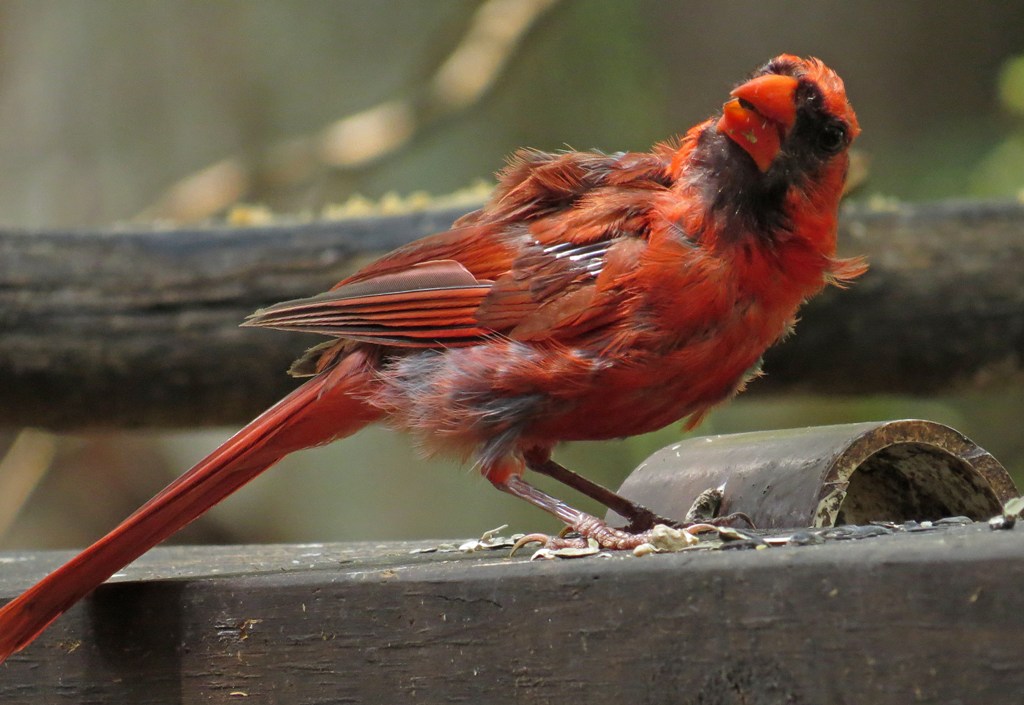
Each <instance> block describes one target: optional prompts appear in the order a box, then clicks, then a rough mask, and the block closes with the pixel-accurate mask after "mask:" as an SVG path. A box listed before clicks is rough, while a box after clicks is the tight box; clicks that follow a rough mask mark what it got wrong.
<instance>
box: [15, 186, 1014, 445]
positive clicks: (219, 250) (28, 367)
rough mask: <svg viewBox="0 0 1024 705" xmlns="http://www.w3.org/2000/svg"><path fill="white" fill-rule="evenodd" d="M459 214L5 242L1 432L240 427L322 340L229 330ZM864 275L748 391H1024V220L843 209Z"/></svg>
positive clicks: (983, 209)
mask: <svg viewBox="0 0 1024 705" xmlns="http://www.w3.org/2000/svg"><path fill="white" fill-rule="evenodd" d="M467 210H469V207H468V206H466V205H463V206H452V207H448V208H445V209H432V210H414V211H410V212H407V213H404V214H402V215H390V216H381V215H375V216H367V217H359V218H356V217H350V218H347V219H344V220H337V221H319V222H313V223H293V224H288V223H285V224H277V225H260V226H256V227H247V228H226V227H225V228H204V229H197V228H182V229H174V230H155V231H137V232H118V233H111V232H36V233H26V232H4V231H2V230H0V326H2V328H3V330H4V335H3V336H0V426H6V427H20V426H28V425H36V426H43V427H49V428H80V427H89V426H91V427H103V426H106V427H110V426H143V425H146V426H164V427H171V426H197V425H214V424H234V423H238V422H241V421H244V420H247V419H248V418H251V417H252V416H253V415H255V414H256V413H257V412H259V411H260V410H262V409H263V408H265V407H266V406H268V405H269V404H270V403H272V402H273V401H275V400H276V399H277V398H279V397H280V396H281V395H283V394H284V393H285V392H286V391H287V390H288V389H290V388H291V387H292V386H294V384H295V381H294V380H291V379H290V378H288V377H287V376H286V375H285V374H284V370H285V369H287V367H288V365H289V363H290V362H291V360H292V359H293V358H294V357H296V356H297V355H298V354H300V353H301V351H302V350H303V349H304V348H305V347H308V346H310V345H312V344H315V343H317V342H319V341H320V338H318V337H315V336H305V335H289V334H285V333H279V332H274V331H266V330H253V329H240V328H238V323H239V321H241V320H242V319H243V318H244V317H245V315H246V314H248V313H250V312H251V311H253V310H254V309H256V308H259V307H260V306H264V305H266V304H269V303H273V302H275V301H282V300H286V299H291V298H297V297H300V296H307V295H310V294H313V293H315V292H317V291H322V290H325V289H327V288H328V287H330V286H331V285H333V284H334V283H335V282H336V281H338V280H340V279H342V278H343V277H345V276H347V275H348V274H349V273H351V272H352V271H353V269H354V268H356V267H358V266H360V265H361V264H363V263H365V261H366V260H367V258H368V257H370V256H371V255H372V254H373V253H377V252H380V251H382V250H388V249H391V248H393V247H395V246H398V245H400V244H403V243H405V242H408V241H410V240H413V239H415V238H417V237H420V236H422V235H425V234H427V233H430V232H436V231H439V230H443V229H444V228H446V227H447V225H448V224H450V223H451V221H452V220H454V219H455V218H456V217H458V216H459V215H461V214H462V213H464V212H466V211H467ZM840 227H841V233H840V236H841V240H842V242H843V245H844V248H845V249H846V250H847V251H848V252H850V253H858V254H865V255H867V257H868V258H869V260H870V262H871V270H870V271H869V272H868V274H867V275H865V276H864V277H863V278H862V279H861V280H858V281H857V282H855V283H854V284H853V285H852V286H851V287H850V288H849V289H848V290H846V291H837V290H835V289H829V290H828V291H826V292H825V293H823V294H822V295H821V296H819V297H817V298H816V299H814V300H813V301H812V302H811V303H810V304H809V305H807V306H806V307H805V308H804V309H803V311H802V312H801V322H800V324H799V325H798V327H797V332H796V335H795V336H792V337H791V338H789V339H788V340H786V341H785V342H784V343H783V344H781V345H779V346H778V347H777V348H775V349H773V350H772V351H771V352H770V353H769V354H768V356H767V358H766V361H765V370H766V372H767V376H766V377H765V379H762V380H757V381H756V382H755V383H753V384H752V385H751V392H753V393H757V392H765V391H767V392H771V391H786V392H789V391H793V390H802V391H810V392H817V393H850V394H868V393H929V392H935V391H941V390H948V389H951V388H954V387H964V386H972V385H973V386H980V385H987V386H988V387H999V388H1002V387H1005V385H1007V384H1009V383H1011V382H1017V383H1019V382H1020V381H1021V380H1022V378H1024V376H1022V374H1021V372H1022V360H1024V239H1022V238H1021V236H1020V233H1021V232H1022V231H1024V204H1020V203H1013V202H1006V203H985V202H950V203H933V204H922V205H913V206H911V205H904V204H890V203H879V204H874V205H870V204H869V205H859V206H855V207H850V208H846V209H844V212H843V216H842V219H841V226H840Z"/></svg>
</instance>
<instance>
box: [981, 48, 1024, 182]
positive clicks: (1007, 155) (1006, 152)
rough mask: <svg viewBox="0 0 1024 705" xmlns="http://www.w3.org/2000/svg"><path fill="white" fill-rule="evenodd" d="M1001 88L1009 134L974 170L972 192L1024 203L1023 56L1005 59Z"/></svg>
mask: <svg viewBox="0 0 1024 705" xmlns="http://www.w3.org/2000/svg"><path fill="white" fill-rule="evenodd" d="M998 86H999V101H1000V103H1001V104H1002V106H1003V108H1005V110H1006V112H1007V114H1008V117H1009V119H1010V121H1011V127H1010V130H1009V133H1010V134H1008V135H1007V136H1006V137H1005V138H1004V139H1003V141H1002V142H1000V143H999V144H998V145H996V146H995V147H994V148H993V149H992V151H991V152H990V153H989V154H988V155H987V156H986V157H984V158H983V159H982V161H981V163H980V164H979V165H978V166H977V167H976V168H975V169H974V172H973V174H972V186H973V193H975V194H976V195H979V196H1007V195H1015V196H1017V198H1020V199H1021V200H1024V55H1019V56H1015V57H1012V58H1010V59H1007V60H1006V63H1004V64H1003V67H1002V69H1001V70H1000V72H999V79H998Z"/></svg>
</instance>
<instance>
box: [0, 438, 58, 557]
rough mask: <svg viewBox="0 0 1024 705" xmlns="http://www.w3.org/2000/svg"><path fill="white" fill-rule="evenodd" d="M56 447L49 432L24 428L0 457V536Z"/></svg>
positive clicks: (4, 531) (18, 510) (44, 470)
mask: <svg viewBox="0 0 1024 705" xmlns="http://www.w3.org/2000/svg"><path fill="white" fill-rule="evenodd" d="M56 450H57V443H56V439H55V438H54V437H53V436H52V435H51V434H49V433H46V432H44V431H35V430H32V429H25V430H23V431H22V432H21V433H19V434H18V436H17V438H16V439H15V441H14V443H13V444H11V447H10V448H8V449H7V453H6V454H5V455H4V456H3V458H0V537H3V536H4V534H6V533H7V530H8V529H9V528H10V527H11V524H12V523H13V522H14V518H15V517H16V516H18V512H20V511H21V508H22V507H23V506H24V505H25V502H26V501H27V500H28V498H29V497H30V496H31V494H32V492H33V490H35V488H36V487H37V486H38V485H39V483H40V482H42V480H43V478H44V477H45V476H46V472H47V470H49V469H50V463H51V462H52V461H53V456H54V453H55V452H56Z"/></svg>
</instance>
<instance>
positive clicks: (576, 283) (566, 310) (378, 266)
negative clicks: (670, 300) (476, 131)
mask: <svg viewBox="0 0 1024 705" xmlns="http://www.w3.org/2000/svg"><path fill="white" fill-rule="evenodd" d="M663 172H664V161H663V160H662V159H661V158H659V157H656V156H654V155H635V154H626V155H604V154H591V153H567V154H561V155H549V154H544V153H540V152H524V153H520V154H519V155H517V157H516V158H515V159H514V160H513V161H512V162H511V163H510V165H509V167H508V168H507V169H506V170H505V172H503V174H502V175H501V178H500V180H499V184H498V187H497V189H496V190H495V194H494V196H493V197H492V198H491V200H490V202H489V203H488V204H487V205H486V206H485V207H484V208H483V209H481V210H480V211H477V212H475V213H473V214H470V215H469V216H467V217H465V218H463V219H462V220H461V221H459V222H458V223H456V226H455V227H454V228H453V229H452V230H450V231H447V232H444V233H439V234H437V235H433V236H430V237H427V238H423V239H422V240H418V241H416V242H414V243H410V244H409V245H406V246H405V247H401V248H399V249H397V250H395V251H394V252H392V253H390V254H388V255H385V256H384V257H383V258H381V259H380V260H378V261H376V262H374V263H373V264H371V265H369V266H368V267H366V268H364V269H363V270H360V271H359V272H358V273H356V274H355V275H353V276H352V277H349V278H348V279H346V280H344V281H342V282H341V283H339V284H338V285H337V286H336V287H335V288H334V289H332V290H330V291H328V292H325V293H323V294H320V295H318V296H314V297H311V298H308V299H299V300H296V301H287V302H284V303H281V304H277V305H275V306H271V307H269V308H266V309H262V310H260V311H257V312H256V313H254V314H253V315H252V316H250V317H249V319H248V320H247V321H246V325H250V326H261V327H269V328H279V329H286V330H297V331H306V332H313V333H320V334H323V335H328V336H331V337H335V338H345V339H350V340H358V341H364V342H371V343H379V344H383V345H390V346H396V347H408V348H432V347H459V346H465V345H472V344H475V343H478V342H480V341H481V340H483V339H486V338H487V337H489V336H493V335H496V334H500V335H504V336H507V337H511V338H514V339H523V340H540V339H554V340H558V341H560V342H570V341H572V340H573V339H575V338H578V337H579V336H582V335H586V334H588V333H590V332H592V331H593V330H594V329H596V328H600V327H602V326H606V325H607V324H608V322H609V320H610V319H611V318H613V317H614V316H615V314H616V311H617V310H618V307H617V305H616V304H617V303H618V302H619V301H618V300H619V299H621V298H622V297H623V296H625V295H626V293H625V290H624V289H622V287H619V286H618V283H620V282H621V280H622V278H623V277H625V276H628V275H629V274H630V273H631V272H632V271H633V270H634V269H635V266H636V264H637V263H638V258H639V255H640V253H641V251H642V248H643V245H644V243H645V237H646V232H647V228H648V226H649V219H648V217H647V216H648V210H649V208H650V201H651V195H652V193H654V192H655V191H658V190H664V188H665V184H664V183H663V180H662V177H661V176H660V174H662V173H663Z"/></svg>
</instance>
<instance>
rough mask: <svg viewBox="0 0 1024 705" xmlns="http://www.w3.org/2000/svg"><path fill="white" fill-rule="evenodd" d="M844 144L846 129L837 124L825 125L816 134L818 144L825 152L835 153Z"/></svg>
mask: <svg viewBox="0 0 1024 705" xmlns="http://www.w3.org/2000/svg"><path fill="white" fill-rule="evenodd" d="M845 145H846V130H844V129H843V128H842V127H841V126H839V125H835V124H832V125H825V127H824V129H822V131H821V134H820V135H818V146H819V147H820V148H821V151H823V152H825V153H826V154H836V153H837V152H839V151H840V150H842V148H843V147H844V146H845Z"/></svg>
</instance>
